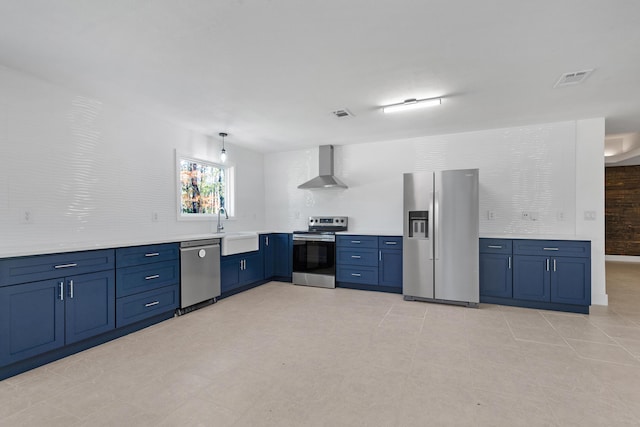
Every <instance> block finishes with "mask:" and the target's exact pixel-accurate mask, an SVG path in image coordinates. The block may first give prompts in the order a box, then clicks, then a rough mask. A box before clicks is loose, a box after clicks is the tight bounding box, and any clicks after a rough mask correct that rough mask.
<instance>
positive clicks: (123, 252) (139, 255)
mask: <svg viewBox="0 0 640 427" xmlns="http://www.w3.org/2000/svg"><path fill="white" fill-rule="evenodd" d="M178 253H179V248H178V244H177V243H167V244H163V245H146V246H133V247H129V248H119V249H116V266H117V267H118V268H120V267H130V266H132V265H140V264H150V263H153V262H163V261H171V260H174V259H178Z"/></svg>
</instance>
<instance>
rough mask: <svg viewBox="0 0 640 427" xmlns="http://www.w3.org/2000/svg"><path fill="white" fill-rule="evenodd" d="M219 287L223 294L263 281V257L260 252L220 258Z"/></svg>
mask: <svg viewBox="0 0 640 427" xmlns="http://www.w3.org/2000/svg"><path fill="white" fill-rule="evenodd" d="M220 276H221V277H220V281H221V283H220V287H221V291H222V293H223V294H224V293H225V292H229V291H232V290H234V289H237V288H240V287H242V286H245V285H248V284H250V283H253V282H258V281H260V280H263V279H264V255H263V254H262V252H260V251H256V252H247V253H243V254H237V255H228V256H223V257H221V258H220Z"/></svg>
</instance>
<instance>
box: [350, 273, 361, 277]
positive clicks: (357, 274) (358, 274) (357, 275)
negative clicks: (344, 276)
mask: <svg viewBox="0 0 640 427" xmlns="http://www.w3.org/2000/svg"><path fill="white" fill-rule="evenodd" d="M351 275H352V276H355V277H360V276H362V274H360V273H351Z"/></svg>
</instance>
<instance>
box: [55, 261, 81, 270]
mask: <svg viewBox="0 0 640 427" xmlns="http://www.w3.org/2000/svg"><path fill="white" fill-rule="evenodd" d="M77 266H78V264H76V263H75V262H74V263H71V264H60V265H55V266H54V267H53V268H56V269H58V268H69V267H77Z"/></svg>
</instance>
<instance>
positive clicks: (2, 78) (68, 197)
mask: <svg viewBox="0 0 640 427" xmlns="http://www.w3.org/2000/svg"><path fill="white" fill-rule="evenodd" d="M0 93H1V94H2V96H1V97H0V216H1V218H2V221H0V254H1V255H3V256H9V255H11V254H12V252H19V251H20V250H22V249H28V248H34V247H35V248H38V247H39V248H44V249H46V250H50V249H52V248H57V247H59V248H60V249H61V250H64V249H65V248H66V247H73V246H76V245H93V244H95V245H104V244H110V243H113V244H116V245H117V244H119V243H121V242H136V241H145V240H158V239H164V238H168V239H171V238H173V237H178V236H183V235H189V234H201V233H209V232H211V231H212V230H214V229H215V224H214V223H213V221H210V220H206V221H178V220H177V201H176V195H177V190H176V186H177V183H176V171H175V151H176V150H177V151H178V152H181V153H184V154H189V155H192V156H194V157H199V158H204V159H209V160H213V161H217V160H218V153H219V150H220V141H219V140H218V138H217V137H216V138H213V139H212V138H209V137H207V136H205V135H202V134H198V133H195V132H191V131H189V130H186V129H184V128H181V127H178V126H176V125H173V124H171V123H168V122H166V121H162V120H159V119H157V118H154V117H150V116H148V115H147V114H145V113H143V112H140V111H136V110H135V109H133V108H132V109H128V108H123V107H121V106H111V105H106V104H103V103H101V102H100V101H99V100H95V99H89V98H85V97H82V96H80V95H78V94H76V93H73V92H71V91H68V90H66V89H64V88H61V87H57V86H54V85H50V84H48V83H46V82H43V81H41V80H38V79H35V78H31V77H29V76H27V75H25V74H22V73H18V72H16V71H13V70H10V69H7V68H0ZM221 130H222V129H221ZM227 151H228V153H229V162H230V163H234V164H235V165H236V184H237V185H236V190H237V194H238V197H237V200H236V212H237V218H236V219H235V220H233V221H228V222H227V225H226V229H227V230H242V229H245V230H247V229H253V230H255V229H262V228H263V227H264V187H263V179H262V177H263V175H264V170H263V167H264V161H263V155H262V154H260V153H256V152H253V151H249V150H246V149H242V148H240V147H236V146H234V145H233V144H229V145H228V147H227ZM25 211H29V212H30V213H31V215H32V221H31V222H30V223H25V221H24V219H23V216H24V212H25ZM153 212H157V213H158V221H157V222H153V221H152V213H153Z"/></svg>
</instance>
